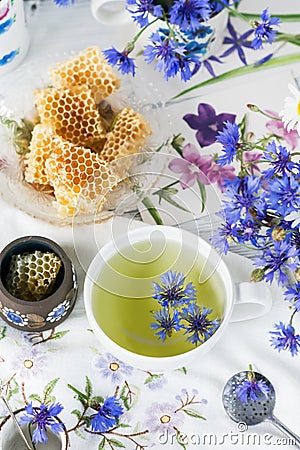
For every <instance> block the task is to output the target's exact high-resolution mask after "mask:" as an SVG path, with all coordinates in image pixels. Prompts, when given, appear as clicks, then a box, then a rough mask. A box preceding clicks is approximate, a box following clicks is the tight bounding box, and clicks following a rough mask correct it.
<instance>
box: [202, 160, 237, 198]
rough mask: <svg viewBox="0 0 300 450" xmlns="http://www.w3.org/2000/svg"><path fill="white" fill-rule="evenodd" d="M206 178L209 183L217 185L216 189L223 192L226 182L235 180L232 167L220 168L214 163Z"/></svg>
mask: <svg viewBox="0 0 300 450" xmlns="http://www.w3.org/2000/svg"><path fill="white" fill-rule="evenodd" d="M207 177H208V179H209V181H210V182H211V183H217V185H218V188H219V189H220V190H221V191H223V190H224V187H225V181H226V180H233V179H234V178H235V174H234V167H232V166H224V167H222V166H220V164H216V163H214V164H213V165H212V166H211V167H210V169H209V170H208V172H207Z"/></svg>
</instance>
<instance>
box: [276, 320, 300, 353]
mask: <svg viewBox="0 0 300 450" xmlns="http://www.w3.org/2000/svg"><path fill="white" fill-rule="evenodd" d="M274 328H275V330H276V331H270V334H271V335H272V336H271V340H270V342H271V346H273V347H274V348H275V350H278V351H279V352H281V350H288V351H289V352H291V355H292V356H295V355H297V353H298V351H299V349H300V335H299V334H295V329H294V327H292V325H290V324H289V325H287V326H285V325H284V323H282V322H279V323H275V325H274Z"/></svg>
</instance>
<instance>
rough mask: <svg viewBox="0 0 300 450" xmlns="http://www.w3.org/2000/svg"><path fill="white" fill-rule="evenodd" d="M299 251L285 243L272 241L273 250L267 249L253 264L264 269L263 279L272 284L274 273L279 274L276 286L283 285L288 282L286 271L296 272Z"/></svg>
mask: <svg viewBox="0 0 300 450" xmlns="http://www.w3.org/2000/svg"><path fill="white" fill-rule="evenodd" d="M298 255H299V251H298V250H297V248H296V247H295V246H293V245H291V244H290V243H289V242H286V241H280V242H279V241H274V249H273V252H272V249H271V248H267V249H266V250H264V251H263V253H262V256H261V257H256V258H255V260H254V264H255V266H257V267H264V271H265V274H264V279H265V280H266V281H267V282H270V283H272V282H273V279H274V275H275V273H276V272H278V274H279V278H278V284H280V285H284V284H285V283H286V282H288V277H287V275H286V274H285V270H286V269H290V270H292V271H293V270H296V269H297V263H298Z"/></svg>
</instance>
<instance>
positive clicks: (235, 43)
mask: <svg viewBox="0 0 300 450" xmlns="http://www.w3.org/2000/svg"><path fill="white" fill-rule="evenodd" d="M227 29H228V31H229V34H230V37H225V38H224V41H223V44H225V45H231V47H229V48H228V49H227V50H226V51H225V52H224V53H223V54H222V55H221V56H220V58H225V57H226V56H229V55H231V53H233V52H234V51H237V53H238V55H239V58H240V60H241V61H242V63H243V64H245V65H247V61H246V57H245V52H244V50H243V47H246V48H251V42H250V41H248V40H247V39H248V37H249V36H250V35H251V34H252V33H253V30H248V31H246V32H245V33H243V34H241V35H240V36H239V35H238V34H237V32H236V31H235V29H234V28H233V26H232V23H231V22H230V20H228V24H227Z"/></svg>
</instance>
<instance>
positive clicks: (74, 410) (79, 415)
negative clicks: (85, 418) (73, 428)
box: [71, 409, 81, 420]
mask: <svg viewBox="0 0 300 450" xmlns="http://www.w3.org/2000/svg"><path fill="white" fill-rule="evenodd" d="M71 414H74V416H76V417H77V419H78V420H79V419H81V412H80V411H79V409H73V411H71Z"/></svg>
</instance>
